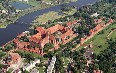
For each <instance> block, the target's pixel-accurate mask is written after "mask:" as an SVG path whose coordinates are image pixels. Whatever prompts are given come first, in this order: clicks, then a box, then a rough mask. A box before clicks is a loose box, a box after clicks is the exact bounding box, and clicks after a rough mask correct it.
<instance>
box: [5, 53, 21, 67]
mask: <svg viewBox="0 0 116 73" xmlns="http://www.w3.org/2000/svg"><path fill="white" fill-rule="evenodd" d="M20 61H21V56H20V55H19V54H18V53H10V54H9V55H8V57H7V58H6V59H5V64H7V65H9V66H10V67H16V66H17V65H18V64H20Z"/></svg>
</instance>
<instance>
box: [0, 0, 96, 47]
mask: <svg viewBox="0 0 116 73" xmlns="http://www.w3.org/2000/svg"><path fill="white" fill-rule="evenodd" d="M96 1H97V0H78V1H77V2H70V3H68V5H70V6H72V5H75V6H77V7H78V8H80V7H82V6H83V5H86V4H93V3H95V2H96ZM61 6H62V5H57V6H54V7H50V8H46V9H42V10H38V11H35V12H32V13H30V14H26V15H25V16H22V17H21V18H19V19H18V20H17V21H16V22H15V23H12V24H9V25H8V26H7V28H1V29H0V46H2V45H4V44H5V43H7V42H8V41H10V40H12V39H13V38H15V37H16V36H17V35H18V34H20V33H22V32H24V31H28V30H29V25H30V24H31V23H32V21H33V20H35V19H36V16H39V15H42V14H44V13H47V12H49V11H59V10H61Z"/></svg>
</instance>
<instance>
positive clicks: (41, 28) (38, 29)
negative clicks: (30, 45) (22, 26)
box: [36, 27, 45, 34]
mask: <svg viewBox="0 0 116 73" xmlns="http://www.w3.org/2000/svg"><path fill="white" fill-rule="evenodd" d="M36 30H37V31H38V32H40V33H41V34H45V29H44V28H43V27H37V28H36Z"/></svg>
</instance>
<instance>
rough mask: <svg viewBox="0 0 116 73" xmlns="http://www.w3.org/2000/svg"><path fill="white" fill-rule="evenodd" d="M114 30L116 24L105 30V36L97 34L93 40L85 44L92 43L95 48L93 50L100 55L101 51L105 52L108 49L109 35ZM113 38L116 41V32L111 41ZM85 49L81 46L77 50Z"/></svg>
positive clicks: (111, 36)
mask: <svg viewBox="0 0 116 73" xmlns="http://www.w3.org/2000/svg"><path fill="white" fill-rule="evenodd" d="M112 28H116V24H112V25H109V26H108V27H106V28H105V29H103V30H102V31H103V32H104V33H103V34H100V33H98V34H96V35H95V36H94V37H93V38H92V39H90V40H88V41H87V42H85V43H84V44H89V43H90V42H91V41H92V43H93V48H92V50H93V51H94V52H95V53H96V54H97V55H98V54H100V51H103V50H105V49H107V47H108V44H107V35H108V34H109V33H110V31H111V29H112ZM110 38H113V39H116V31H114V32H113V33H112V34H111V35H110V36H109V39H110ZM81 48H83V47H82V46H80V47H79V48H78V49H77V50H79V49H81Z"/></svg>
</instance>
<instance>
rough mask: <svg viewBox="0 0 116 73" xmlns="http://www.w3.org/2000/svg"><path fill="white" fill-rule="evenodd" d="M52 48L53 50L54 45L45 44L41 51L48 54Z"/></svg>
mask: <svg viewBox="0 0 116 73" xmlns="http://www.w3.org/2000/svg"><path fill="white" fill-rule="evenodd" d="M52 48H54V44H52V43H47V44H46V45H45V46H44V48H43V51H45V52H48V51H49V49H52Z"/></svg>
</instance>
